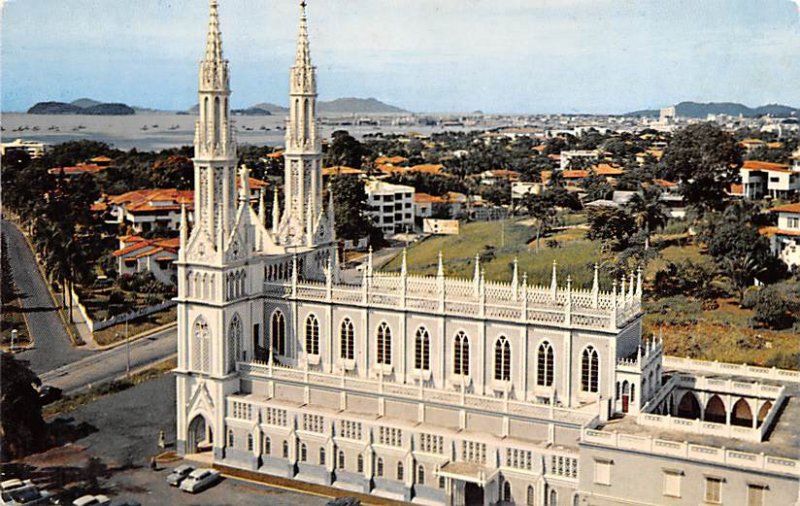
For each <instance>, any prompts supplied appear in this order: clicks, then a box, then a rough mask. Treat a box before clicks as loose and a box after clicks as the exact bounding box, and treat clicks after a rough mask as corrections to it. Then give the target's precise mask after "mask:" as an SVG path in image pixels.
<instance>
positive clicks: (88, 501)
mask: <svg viewBox="0 0 800 506" xmlns="http://www.w3.org/2000/svg"><path fill="white" fill-rule="evenodd" d="M110 504H111V499H109V498H108V497H106V496H104V495H84V496H81V497H79V498H77V499H75V500H74V501H73V502H72V506H109V505H110Z"/></svg>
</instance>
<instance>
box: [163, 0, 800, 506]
mask: <svg viewBox="0 0 800 506" xmlns="http://www.w3.org/2000/svg"><path fill="white" fill-rule="evenodd" d="M217 11H218V7H217V3H216V0H211V13H210V21H209V29H208V38H207V43H206V52H205V56H204V58H203V60H202V62H201V64H200V73H199V103H200V113H199V118H198V121H197V127H196V136H195V157H194V165H195V206H194V211H193V212H194V216H193V220H192V221H193V224H194V225H193V227H192V229H191V231H190V230H189V224H188V222H189V220H188V217H187V215H186V211H185V210H184V212H183V213H182V219H181V249H180V258H179V260H178V279H179V292H178V303H179V304H178V364H177V368H176V370H175V374H176V377H177V379H176V383H177V399H178V400H177V434H178V442H177V446H178V451H179V453H181V454H193V453H199V452H210V454H211V456H212V459H213V461H214V463H216V464H220V465H225V466H228V467H233V468H238V469H242V470H248V471H251V472H257V473H263V474H265V475H272V476H279V477H282V478H287V479H292V480H297V481H299V482H307V483H314V484H317V485H323V486H328V487H332V488H335V489H340V490H343V491H349V492H356V493H360V494H366V495H373V496H379V497H384V498H388V499H394V500H397V501H404V502H413V503H423V504H437V505H455V506H462V505H490V504H499V503H506V504H513V503H516V504H525V505H531V506H534V505H550V506H556V505H562V504H564V505H574V504H597V505H604V504H742V505H750V506H756V505H764V504H797V503H798V494H799V493H800V492H799V491H798V490H799V489H798V480H799V479H800V460H798V456H799V455H798V448H799V446H798V442H797V438H796V437H793V436H792V430H793V427H795V428H796V423H797V422H798V420H800V408H798V406H797V402H798V401H797V398H796V394H797V391H798V385H800V374H798V373H796V372H791V371H780V370H774V369H766V368H757V367H748V366H740V365H734V364H720V363H716V362H714V363H710V362H701V361H693V360H688V359H677V358H674V357H666V356H664V355H663V351H662V345H661V339H660V338H659V337H656V336H653V337H652V338H649V339H644V338H643V336H642V317H643V313H642V279H641V273H632V274H631V275H630V276H629V277H628V278H627V279H622V280H620V281H619V282H615V283H614V284H613V285H612V286H610V287H601V286H600V284H599V282H598V273H597V271H595V278H594V283H593V286H592V287H591V288H588V289H583V288H577V287H573V286H572V283H571V280H570V279H569V278H568V277H567V278H566V279H559V275H558V271H557V267H556V266H555V265H554V266H553V274H552V280H551V283H550V284H549V286H531V285H529V284H528V282H527V279H526V277H525V275H524V274H520V273H519V272H517V268H516V266H514V272H513V279H512V281H511V282H510V283H495V282H491V281H488V280H486V279H485V277H484V275H483V272H482V270H481V267H480V262H479V260H478V259H476V260H475V262H474V274H473V276H472V277H471V278H469V279H455V278H449V277H446V276H445V275H444V274H443V270H444V269H443V266H442V260H441V257H440V260H439V270H438V273H437V275H435V276H412V275H410V274H408V272H407V269H406V263H405V254H404V257H403V268H402V270H401V272H400V273H382V272H378V271H377V270H374V269H373V267H372V260H371V254H370V256H369V259H368V261H367V264H366V268H365V269H364V271H363V276H362V279H361V280H360V282H359V283H356V284H348V283H343V282H342V281H341V280H340V279H339V274H338V273H339V267H338V262H337V258H336V246H335V245H336V237H335V232H334V218H333V205H332V200H331V198H329V199H328V200H327V202H325V199H324V198H323V187H322V177H321V164H322V150H321V142H320V135H319V130H318V128H317V124H316V114H315V106H316V98H317V87H316V70H315V68H314V67H313V65H312V63H311V56H310V51H309V37H308V30H307V19H306V12H305V4H301V18H300V28H299V36H298V42H297V54H296V59H295V63H294V65H293V66H292V68H291V71H290V97H289V104H290V107H289V120H288V124H287V128H286V150H285V162H286V164H285V167H286V168H285V185H284V193H283V206H281V205H280V202H279V198H278V196H277V194H276V196H275V198H274V200H273V202H272V207H273V211H272V213H271V215H272V219H271V223H270V224H267V223H266V221H267V219H266V203H265V202H264V199H263V197H262V199H261V202H260V203H259V205H258V209H253V207H252V206H251V204H250V199H249V198H248V195H249V190H248V188H247V181H248V177H247V170H246V168H241V169H240V168H238V167H236V161H237V152H236V141H235V138H234V135H233V132H232V129H231V119H230V104H229V99H230V87H229V69H228V62H227V61H226V60H225V59H224V57H223V53H222V40H221V32H220V28H219V19H218V18H219V17H218V12H217ZM237 178H239V179H240V180H241V183H240V185H239V188H238V189H237V184H236V182H237ZM281 209H282V211H281Z"/></svg>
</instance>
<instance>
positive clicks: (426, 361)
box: [414, 327, 431, 371]
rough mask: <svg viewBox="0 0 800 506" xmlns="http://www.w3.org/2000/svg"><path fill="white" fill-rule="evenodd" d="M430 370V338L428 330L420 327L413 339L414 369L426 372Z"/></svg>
mask: <svg viewBox="0 0 800 506" xmlns="http://www.w3.org/2000/svg"><path fill="white" fill-rule="evenodd" d="M430 368H431V338H430V334H428V329H426V328H425V327H420V328H418V329H417V335H416V337H415V338H414V369H419V370H422V371H428V370H430Z"/></svg>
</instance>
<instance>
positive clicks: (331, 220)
mask: <svg viewBox="0 0 800 506" xmlns="http://www.w3.org/2000/svg"><path fill="white" fill-rule="evenodd" d="M328 227H329V228H330V231H331V241H332V242H336V208H335V207H334V206H333V185H331V184H330V183H328Z"/></svg>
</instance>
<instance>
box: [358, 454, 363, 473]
mask: <svg viewBox="0 0 800 506" xmlns="http://www.w3.org/2000/svg"><path fill="white" fill-rule="evenodd" d="M356 471H358V472H359V473H363V472H364V456H363V455H361V454H360V453H359V454H358V458H357V459H356Z"/></svg>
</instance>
